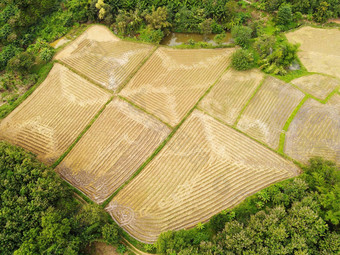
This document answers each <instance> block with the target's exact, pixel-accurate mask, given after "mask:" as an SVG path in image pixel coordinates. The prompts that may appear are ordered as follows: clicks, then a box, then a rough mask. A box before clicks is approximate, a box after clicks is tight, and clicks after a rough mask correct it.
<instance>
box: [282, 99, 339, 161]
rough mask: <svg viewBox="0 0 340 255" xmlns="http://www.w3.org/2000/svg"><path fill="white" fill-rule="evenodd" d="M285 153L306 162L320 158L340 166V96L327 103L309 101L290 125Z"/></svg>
mask: <svg viewBox="0 0 340 255" xmlns="http://www.w3.org/2000/svg"><path fill="white" fill-rule="evenodd" d="M285 153H286V154H288V155H289V156H291V157H292V158H294V159H296V160H298V161H300V162H304V163H307V162H308V159H309V158H310V157H313V156H321V157H323V158H325V159H329V160H332V161H335V162H337V164H340V95H339V94H335V95H334V96H333V97H332V98H331V99H330V100H329V101H328V102H327V104H325V105H324V104H321V103H319V102H317V101H315V100H313V99H308V101H306V102H305V103H304V105H303V106H302V107H301V109H300V110H299V112H298V113H297V115H296V116H295V118H294V120H293V121H292V123H291V124H290V126H289V129H288V132H287V134H286V140H285Z"/></svg>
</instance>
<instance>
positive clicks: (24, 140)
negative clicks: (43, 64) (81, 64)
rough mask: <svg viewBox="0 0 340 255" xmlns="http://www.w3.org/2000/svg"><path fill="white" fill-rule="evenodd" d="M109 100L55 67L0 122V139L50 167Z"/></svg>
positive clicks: (89, 85)
mask: <svg viewBox="0 0 340 255" xmlns="http://www.w3.org/2000/svg"><path fill="white" fill-rule="evenodd" d="M109 98H110V95H109V93H107V92H105V91H104V90H102V89H100V88H98V87H97V86H95V85H93V84H91V83H89V82H88V81H87V80H85V79H83V78H81V77H80V76H78V75H77V74H75V73H73V72H71V71H69V70H68V69H67V68H66V67H64V66H62V65H60V64H55V65H54V67H53V69H52V70H51V71H50V73H49V75H48V76H47V78H46V80H45V81H44V82H43V83H42V84H41V85H40V86H39V87H38V89H36V90H35V92H34V93H33V94H32V95H31V96H29V97H28V98H27V99H26V100H25V101H24V102H23V103H22V104H21V105H20V106H18V107H17V108H16V109H15V110H14V111H13V112H12V113H11V114H10V115H9V116H8V117H7V118H5V119H4V120H3V121H2V122H1V124H0V139H3V140H7V141H9V142H11V143H13V144H15V145H19V146H21V147H23V148H25V149H27V150H29V151H31V152H33V153H35V154H37V155H38V158H39V159H40V160H41V161H43V162H45V163H47V164H51V163H52V162H54V161H55V160H56V159H58V158H59V157H60V156H61V155H62V153H64V152H65V151H66V150H67V148H69V147H70V145H71V144H72V142H73V141H74V140H75V139H76V138H77V137H78V135H79V134H80V133H81V131H82V130H83V129H84V128H85V127H86V126H87V125H88V124H89V122H90V120H91V119H92V118H93V117H94V116H95V115H96V114H97V112H98V111H99V110H100V109H101V108H102V107H103V105H104V104H105V103H106V102H107V101H108V100H109Z"/></svg>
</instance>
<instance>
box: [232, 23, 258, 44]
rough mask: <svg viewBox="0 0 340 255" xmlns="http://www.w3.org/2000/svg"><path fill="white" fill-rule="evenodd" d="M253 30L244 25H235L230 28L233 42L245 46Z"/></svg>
mask: <svg viewBox="0 0 340 255" xmlns="http://www.w3.org/2000/svg"><path fill="white" fill-rule="evenodd" d="M252 32H253V30H252V29H251V28H250V27H245V26H235V27H233V28H232V29H231V35H232V37H233V39H234V40H235V43H236V44H238V45H240V46H242V47H246V46H247V45H248V44H249V41H250V39H251V34H252Z"/></svg>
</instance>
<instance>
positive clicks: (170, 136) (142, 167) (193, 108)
mask: <svg viewBox="0 0 340 255" xmlns="http://www.w3.org/2000/svg"><path fill="white" fill-rule="evenodd" d="M228 69H229V67H228V68H226V70H224V72H223V73H222V74H221V75H220V76H219V77H218V78H217V80H216V81H215V82H214V83H213V84H212V85H211V86H210V87H209V88H208V89H207V91H206V92H205V93H204V94H203V95H202V96H201V98H200V99H199V100H198V101H197V103H196V104H195V105H194V107H192V109H191V110H190V111H189V112H188V113H187V114H186V115H185V117H184V118H183V119H182V120H181V122H180V123H179V124H177V125H176V126H175V127H174V128H172V127H171V126H170V125H169V124H167V123H164V122H163V121H162V123H164V124H166V125H167V126H168V127H170V128H172V131H171V133H170V134H169V135H168V137H167V138H166V139H165V140H164V141H163V142H162V143H161V144H160V145H159V146H158V148H157V149H156V150H155V151H154V152H153V153H152V155H151V156H150V157H149V158H148V159H147V160H146V161H145V162H144V163H143V164H142V165H141V166H140V167H139V169H138V170H137V171H136V172H135V174H134V175H133V176H132V177H131V178H130V179H128V180H127V181H126V182H125V183H124V184H123V185H121V186H120V187H119V188H118V189H117V190H116V191H115V192H114V193H113V194H112V195H111V196H110V197H109V198H108V199H107V200H105V201H104V202H103V203H102V205H101V206H102V207H103V208H105V207H106V206H107V205H108V204H109V203H110V202H111V200H112V199H113V198H114V197H115V196H116V195H117V194H118V193H119V191H121V190H122V189H123V188H124V187H125V186H126V185H127V184H128V183H130V182H131V181H132V180H133V179H134V178H135V177H136V176H137V175H138V174H139V173H140V172H141V171H142V170H143V169H144V168H145V167H146V166H147V164H148V163H149V162H151V161H152V159H153V158H154V157H155V156H156V155H157V154H158V153H159V152H160V151H161V150H162V149H163V148H164V146H165V145H166V144H167V143H168V142H169V141H170V139H171V138H172V137H173V136H174V134H175V133H176V131H177V130H178V129H179V128H180V126H181V125H182V124H183V123H184V122H185V120H186V119H187V118H188V117H189V116H190V114H191V113H192V112H193V111H194V110H195V109H196V108H197V105H198V104H199V102H200V101H202V99H203V98H204V97H205V96H206V95H207V94H208V93H209V91H210V90H211V89H212V88H213V86H214V85H215V84H216V83H217V82H218V81H219V80H220V79H221V77H222V75H223V74H224V73H225V72H226V71H227V70H228ZM118 97H119V98H121V99H122V100H125V101H126V102H128V103H130V104H131V105H133V106H134V107H136V108H138V109H140V110H142V111H144V112H145V113H147V114H150V113H148V112H147V111H146V110H145V109H142V108H140V107H139V106H137V105H135V104H133V103H132V102H129V100H127V99H126V98H124V97H121V96H118ZM154 117H155V116H154ZM157 119H158V118H157ZM158 120H159V119H158Z"/></svg>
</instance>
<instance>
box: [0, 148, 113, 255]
mask: <svg viewBox="0 0 340 255" xmlns="http://www.w3.org/2000/svg"><path fill="white" fill-rule="evenodd" d="M0 194H1V197H0V229H1V231H0V253H1V254H81V253H82V252H83V251H84V249H85V248H86V246H87V245H88V244H89V242H90V241H92V240H95V239H102V238H104V239H105V240H106V241H107V242H108V243H111V244H115V243H117V242H118V240H119V233H118V231H119V230H118V227H117V225H116V224H115V223H109V222H108V218H107V215H106V214H105V212H104V211H103V209H101V208H100V207H99V206H95V205H92V204H91V205H90V204H88V205H84V204H82V203H81V201H79V200H77V199H75V196H74V195H73V190H71V189H70V188H69V187H68V186H67V185H66V184H65V182H64V181H62V180H61V178H60V177H59V176H57V174H56V173H55V172H54V171H53V170H52V169H50V168H48V167H46V166H44V165H43V164H42V163H40V162H39V161H37V159H36V158H35V157H34V156H33V155H32V154H30V153H27V152H25V151H24V150H23V149H19V148H17V147H14V146H12V145H9V144H7V143H4V142H0Z"/></svg>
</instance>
